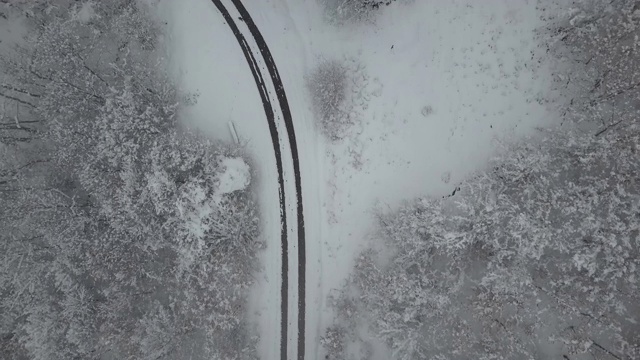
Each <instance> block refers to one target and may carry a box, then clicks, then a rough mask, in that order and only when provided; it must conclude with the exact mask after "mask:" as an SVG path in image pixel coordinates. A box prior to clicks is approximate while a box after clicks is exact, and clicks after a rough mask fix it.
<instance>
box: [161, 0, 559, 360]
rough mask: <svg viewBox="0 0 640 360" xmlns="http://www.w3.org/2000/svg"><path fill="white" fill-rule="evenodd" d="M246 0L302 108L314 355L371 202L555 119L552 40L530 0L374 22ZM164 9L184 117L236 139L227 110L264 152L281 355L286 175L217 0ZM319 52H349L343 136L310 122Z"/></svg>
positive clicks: (367, 232)
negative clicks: (310, 77) (281, 175)
mask: <svg viewBox="0 0 640 360" xmlns="http://www.w3.org/2000/svg"><path fill="white" fill-rule="evenodd" d="M541 2H542V3H544V0H541ZM244 4H245V6H246V7H247V9H248V11H249V12H250V13H251V15H252V17H253V19H254V21H255V22H256V25H257V26H258V28H259V29H260V30H261V32H262V34H263V36H264V37H265V40H266V42H267V44H268V45H269V47H270V50H271V52H272V54H273V57H274V59H275V62H276V64H277V66H278V69H279V71H280V75H281V77H282V81H283V83H284V86H285V90H286V91H287V96H288V100H289V105H290V107H291V112H292V116H293V121H294V126H295V132H296V137H297V141H298V147H299V152H300V166H301V173H302V174H301V175H302V189H303V201H304V211H305V223H306V245H307V279H306V280H307V299H306V301H307V308H306V315H307V327H306V333H307V334H306V358H307V359H321V358H324V355H323V354H322V349H321V346H320V341H319V339H320V336H321V335H322V333H323V330H324V328H325V327H326V326H327V325H328V324H330V323H331V319H332V316H333V313H332V311H331V309H330V308H329V307H328V304H327V301H326V300H327V296H328V295H329V294H330V293H331V292H332V291H334V289H339V288H340V286H341V284H342V283H343V281H344V279H345V278H346V277H347V276H348V275H349V272H350V271H351V268H352V266H353V260H354V257H355V255H356V254H357V253H358V252H359V251H361V250H362V249H364V248H365V247H367V246H371V245H374V246H375V239H376V237H375V234H373V233H372V229H373V225H374V224H375V222H374V219H373V216H372V215H373V213H372V209H374V208H375V207H376V206H377V207H381V208H383V209H393V208H395V207H396V206H398V204H400V203H401V202H402V201H403V200H405V199H411V198H414V197H417V196H425V195H426V196H443V195H445V194H449V193H451V192H452V191H453V189H454V188H455V186H456V184H457V183H459V182H460V181H461V180H462V179H464V178H465V177H468V176H469V175H470V174H472V173H473V172H475V171H477V170H480V169H482V168H483V166H486V164H487V162H488V160H489V159H490V157H491V156H492V154H494V153H495V152H496V151H498V150H499V149H500V147H499V144H500V143H501V142H502V141H505V140H510V139H517V138H520V137H522V136H524V135H529V134H533V133H535V128H536V127H541V126H546V125H550V124H552V123H554V121H555V119H558V114H557V113H556V111H555V106H554V103H553V102H545V101H544V100H543V97H544V98H547V99H552V98H554V96H557V94H556V93H555V92H554V91H553V83H552V69H551V68H550V67H549V65H548V64H547V59H546V49H545V48H540V47H539V46H538V44H537V43H536V42H535V41H534V31H535V30H536V29H538V28H540V27H542V26H544V24H543V23H541V21H540V20H539V15H540V11H541V10H539V7H537V5H538V1H533V0H486V1H482V2H479V1H476V0H452V1H440V0H421V1H415V2H410V3H408V4H402V3H401V2H398V3H396V4H393V5H391V6H387V7H383V8H381V11H380V14H379V17H378V18H377V19H376V21H375V22H374V23H367V24H353V25H348V26H340V27H336V26H333V25H330V24H328V23H327V22H326V21H325V19H324V15H323V10H322V8H321V7H320V5H318V3H317V2H315V1H299V0H261V1H244ZM160 9H161V12H162V14H163V16H164V17H165V19H167V22H168V25H167V26H168V31H167V33H168V34H169V35H168V36H167V38H166V41H167V42H168V44H167V45H168V53H167V56H168V57H169V60H170V64H171V72H172V74H173V75H174V76H175V78H176V79H177V80H178V82H179V84H180V85H181V87H182V88H183V89H184V91H186V92H195V93H198V94H199V98H198V103H197V104H196V105H195V106H192V107H190V108H188V109H185V110H184V111H183V113H182V117H183V119H184V121H186V122H188V123H190V124H192V125H194V126H197V127H199V128H201V129H202V130H203V131H205V132H206V133H208V134H209V135H210V136H212V137H215V138H219V139H225V140H229V141H231V140H232V139H231V138H230V135H229V132H228V130H227V128H226V126H227V122H228V121H234V123H235V124H236V127H237V130H238V133H239V136H240V137H241V138H242V139H243V140H245V141H246V142H247V146H248V148H249V151H250V152H251V153H252V155H253V157H254V158H255V163H256V165H257V169H255V170H256V172H257V174H258V178H257V179H256V181H257V187H256V189H257V190H258V191H259V193H260V200H261V209H262V216H263V223H264V225H263V233H264V234H265V235H264V236H265V240H266V241H267V244H268V248H267V250H266V251H265V252H264V254H263V255H262V260H263V272H262V273H261V274H259V276H257V278H258V279H260V283H259V284H258V285H257V286H256V288H255V290H254V298H253V300H252V309H253V312H252V315H253V316H255V320H256V324H257V325H256V330H257V331H258V332H259V333H260V336H261V341H260V348H259V351H260V353H261V356H262V358H264V359H272V358H277V357H278V344H279V338H278V337H279V330H278V327H279V318H280V315H279V312H280V308H279V306H280V302H279V295H280V293H279V291H280V280H279V276H280V275H279V270H280V238H279V236H276V235H277V234H279V211H278V194H277V190H276V189H277V183H276V181H277V174H276V171H275V158H274V155H273V146H272V144H271V139H270V137H269V131H268V127H267V122H266V119H265V115H264V111H263V108H262V104H261V102H260V98H259V95H258V92H257V90H256V86H255V83H254V81H253V78H252V76H251V73H250V71H249V68H248V66H247V64H246V61H245V59H244V56H243V55H242V52H241V50H240V48H239V46H238V44H237V43H236V40H235V38H234V37H233V34H232V33H231V31H230V30H229V29H228V27H227V26H226V24H225V23H224V21H223V19H222V17H221V16H220V14H219V13H218V12H217V10H216V8H215V6H214V5H213V4H212V3H211V2H210V1H207V0H181V1H179V2H177V1H170V0H165V1H164V3H162V5H161V6H160ZM546 11H552V10H551V9H549V8H547V9H546ZM323 58H324V59H343V60H344V61H345V63H346V64H347V65H348V67H349V68H350V69H352V70H353V72H352V73H353V74H355V75H354V77H352V79H353V82H352V83H353V86H352V91H353V92H352V95H351V96H350V101H352V104H351V109H352V114H351V115H350V116H353V117H354V118H357V119H359V121H360V123H359V124H358V125H357V126H356V127H354V128H353V130H352V132H351V133H349V134H348V136H346V138H345V140H344V141H342V142H340V143H337V144H336V143H329V142H327V141H326V139H324V138H323V137H322V135H321V134H320V132H319V131H318V130H317V129H316V127H315V125H314V124H315V120H314V114H313V113H312V111H311V102H310V99H309V97H308V92H307V89H306V87H305V75H306V74H308V73H309V72H310V71H311V70H312V69H313V68H314V66H315V65H316V64H317V63H319V61H320V60H321V59H323ZM497 145H498V146H497ZM293 195H294V194H291V195H289V196H293ZM294 270H295V269H294ZM290 305H291V306H295V305H296V304H295V303H290ZM376 358H380V359H382V358H386V357H385V355H384V354H383V352H380V353H379V354H378V355H377V357H376Z"/></svg>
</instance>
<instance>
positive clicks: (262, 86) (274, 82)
mask: <svg viewBox="0 0 640 360" xmlns="http://www.w3.org/2000/svg"><path fill="white" fill-rule="evenodd" d="M211 1H212V2H213V4H214V5H215V6H216V7H217V9H218V11H219V12H220V13H221V14H222V16H223V17H224V19H225V21H226V23H227V25H228V26H229V28H230V29H231V31H232V32H233V34H234V36H235V38H236V40H237V41H238V45H240V48H241V49H242V52H243V54H244V56H245V59H246V60H247V63H248V65H249V68H250V69H251V73H252V75H253V78H254V80H255V82H256V86H257V87H258V91H259V93H260V98H261V100H262V105H263V107H264V112H265V115H266V117H267V122H268V123H269V131H270V135H271V140H272V143H273V150H274V153H275V156H276V167H277V171H278V186H279V189H278V191H279V200H280V236H281V246H282V269H281V271H282V274H281V277H282V283H281V284H282V287H281V291H280V295H281V305H280V312H281V321H280V358H281V359H283V360H285V359H287V349H288V345H289V344H287V339H288V336H287V334H288V314H289V251H288V249H289V239H288V231H289V227H291V226H292V224H291V223H288V222H287V209H286V206H287V199H290V198H289V197H288V196H286V194H285V188H286V187H285V182H286V181H285V177H284V171H283V162H284V161H285V160H283V158H282V151H281V146H282V143H286V141H284V142H281V141H280V134H279V132H278V126H277V123H276V120H278V116H277V115H276V112H275V111H274V107H273V105H272V104H271V101H270V97H269V93H268V88H269V87H272V88H274V89H275V93H276V95H277V100H278V103H279V107H280V108H279V109H278V110H279V113H280V114H282V120H283V121H284V125H285V129H286V139H287V140H288V143H289V147H290V149H289V150H290V151H291V161H292V162H293V173H294V182H295V193H296V194H295V200H296V217H297V219H296V220H297V224H296V225H297V226H296V227H297V250H298V251H297V256H298V258H297V260H298V261H297V264H298V269H297V270H298V274H297V275H298V276H297V278H298V293H297V295H298V296H297V298H298V313H297V315H298V316H297V317H298V334H297V351H296V352H297V355H298V356H297V358H298V360H302V359H304V355H305V276H306V274H305V259H306V252H305V251H306V249H305V228H304V213H303V207H302V182H301V178H300V164H299V160H298V148H297V142H296V137H295V130H294V127H293V120H292V118H291V110H290V109H289V103H288V100H287V95H286V93H285V90H284V85H283V84H282V80H281V79H280V74H279V72H278V69H277V67H276V64H275V62H274V60H273V57H272V56H271V52H270V51H269V47H268V46H267V44H266V42H265V40H264V38H263V36H262V34H261V33H260V31H259V30H258V27H257V26H256V25H255V23H254V22H253V19H252V18H251V16H250V15H249V13H248V11H247V10H246V8H245V7H244V5H243V4H242V2H241V1H240V0H226V1H230V2H231V3H232V4H233V7H235V11H237V12H238V13H239V14H240V16H239V17H238V20H239V21H242V22H244V23H245V24H246V26H247V28H248V30H249V33H250V34H249V35H250V36H251V37H252V38H253V41H254V42H255V43H256V44H257V46H258V49H259V52H260V54H259V55H260V56H261V58H262V59H261V60H262V62H263V63H264V64H266V67H267V69H268V72H269V79H267V81H269V80H270V81H271V84H267V83H265V78H264V77H263V75H262V73H261V71H260V67H259V61H257V60H258V59H259V58H258V57H257V56H256V55H257V54H254V53H253V51H252V48H251V46H250V45H249V43H248V42H247V39H246V38H245V36H244V35H243V33H242V31H241V30H240V29H239V28H238V26H237V24H236V22H235V20H234V18H233V16H231V14H230V13H229V11H228V10H227V8H226V7H225V6H224V4H223V0H211ZM288 195H289V196H291V194H288ZM289 201H291V200H289ZM295 255H296V254H294V256H295ZM291 345H293V344H291Z"/></svg>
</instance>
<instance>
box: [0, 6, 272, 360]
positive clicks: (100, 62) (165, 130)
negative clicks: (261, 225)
mask: <svg viewBox="0 0 640 360" xmlns="http://www.w3.org/2000/svg"><path fill="white" fill-rule="evenodd" d="M28 10H29V11H30V13H31V15H30V16H31V18H32V19H33V23H34V24H35V29H34V30H33V33H32V38H31V39H30V41H29V43H28V44H27V46H26V47H25V48H24V49H22V50H21V51H22V53H23V55H24V57H23V58H22V59H19V60H14V59H5V60H6V61H4V62H3V64H4V65H5V66H8V68H7V70H8V71H7V72H8V73H9V74H11V77H10V80H12V81H13V82H11V84H13V83H20V84H21V86H23V88H21V89H23V90H24V91H25V92H32V93H33V94H34V95H37V96H31V99H30V101H32V107H33V110H32V113H31V114H30V116H31V119H32V121H34V122H37V123H38V128H37V142H33V141H30V142H28V144H26V145H25V144H23V143H21V142H15V141H14V142H10V143H8V142H5V143H2V144H0V145H1V146H2V147H1V148H0V150H2V151H3V152H4V153H6V154H9V155H11V156H7V157H3V158H2V163H1V164H0V186H2V187H1V188H0V190H3V191H2V192H0V204H1V206H0V214H1V215H2V216H1V218H0V224H1V226H2V228H3V232H2V233H1V234H0V248H1V249H2V253H1V254H0V256H1V260H0V264H1V265H0V266H2V270H3V271H2V274H0V316H1V320H2V323H1V325H0V355H2V356H3V357H6V358H11V357H13V356H23V355H24V356H26V357H27V358H32V359H70V358H82V359H100V358H104V357H109V356H110V357H113V358H123V359H134V358H135V359H139V358H154V359H157V358H186V357H188V358H237V359H250V358H254V357H255V347H254V344H253V340H252V339H251V338H250V336H249V332H248V328H247V327H246V324H245V311H246V304H245V301H246V295H247V292H248V287H249V286H250V284H251V283H252V277H251V272H252V271H253V270H254V267H255V260H256V259H255V257H256V251H257V250H258V248H259V247H260V243H259V241H258V214H257V210H256V209H257V207H256V204H255V202H254V200H253V197H252V194H251V192H250V188H249V187H248V185H249V182H250V177H251V172H250V169H249V166H248V165H247V161H246V160H245V158H246V156H245V154H244V153H243V151H242V149H240V148H236V147H230V146H227V145H224V144H219V143H214V142H211V141H207V140H206V139H203V138H201V137H199V136H198V135H197V134H193V133H191V132H190V131H189V130H188V129H182V128H181V127H180V126H179V124H178V121H177V110H178V107H179V106H181V99H180V98H179V97H178V96H177V94H176V90H175V87H174V85H173V84H172V83H171V81H169V79H168V77H167V76H166V74H165V73H164V70H163V64H162V63H160V62H159V61H158V59H159V57H158V54H159V51H160V49H159V48H158V44H157V42H156V34H158V33H159V32H160V29H159V27H158V25H157V24H156V23H155V21H154V20H153V18H152V17H151V16H150V14H149V13H147V9H146V8H145V5H144V3H143V2H140V3H138V2H136V1H129V0H118V1H110V2H93V1H81V2H59V3H56V4H52V3H50V2H46V1H43V2H36V3H34V4H32V6H29V7H28ZM7 86H10V85H7ZM23 95H24V94H23ZM0 131H2V129H0ZM230 179H231V180H235V182H234V181H231V180H230ZM4 190H7V191H4ZM20 354H22V355H20ZM5 355H6V356H5Z"/></svg>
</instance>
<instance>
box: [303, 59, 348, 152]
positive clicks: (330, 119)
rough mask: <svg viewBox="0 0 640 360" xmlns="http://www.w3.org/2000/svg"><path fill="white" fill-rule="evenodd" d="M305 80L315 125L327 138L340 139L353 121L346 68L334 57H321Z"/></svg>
mask: <svg viewBox="0 0 640 360" xmlns="http://www.w3.org/2000/svg"><path fill="white" fill-rule="evenodd" d="M306 82H307V88H308V89H309V94H310V97H311V102H312V104H313V109H314V112H315V116H316V119H317V121H318V127H319V129H320V130H321V131H322V132H323V133H324V134H325V135H326V136H327V137H328V138H329V139H330V140H333V141H335V140H340V139H341V138H342V137H344V136H345V135H346V133H347V130H348V129H349V127H351V126H352V125H353V123H354V120H353V118H352V117H351V114H350V111H349V107H350V105H351V104H350V103H349V98H350V90H351V82H350V72H349V71H348V68H347V67H346V65H345V64H344V63H343V62H340V61H337V60H321V61H320V62H319V64H318V66H317V67H316V68H314V69H313V71H312V72H311V73H310V74H309V75H308V76H307V79H306Z"/></svg>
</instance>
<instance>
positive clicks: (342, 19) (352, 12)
mask: <svg viewBox="0 0 640 360" xmlns="http://www.w3.org/2000/svg"><path fill="white" fill-rule="evenodd" d="M393 2H395V0H322V3H323V5H324V8H325V12H326V15H327V18H328V19H329V21H330V22H332V23H334V24H343V23H346V22H349V21H366V20H370V19H371V16H372V15H373V13H374V11H375V10H378V9H380V7H382V6H383V5H384V6H386V5H390V4H391V3H393Z"/></svg>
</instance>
